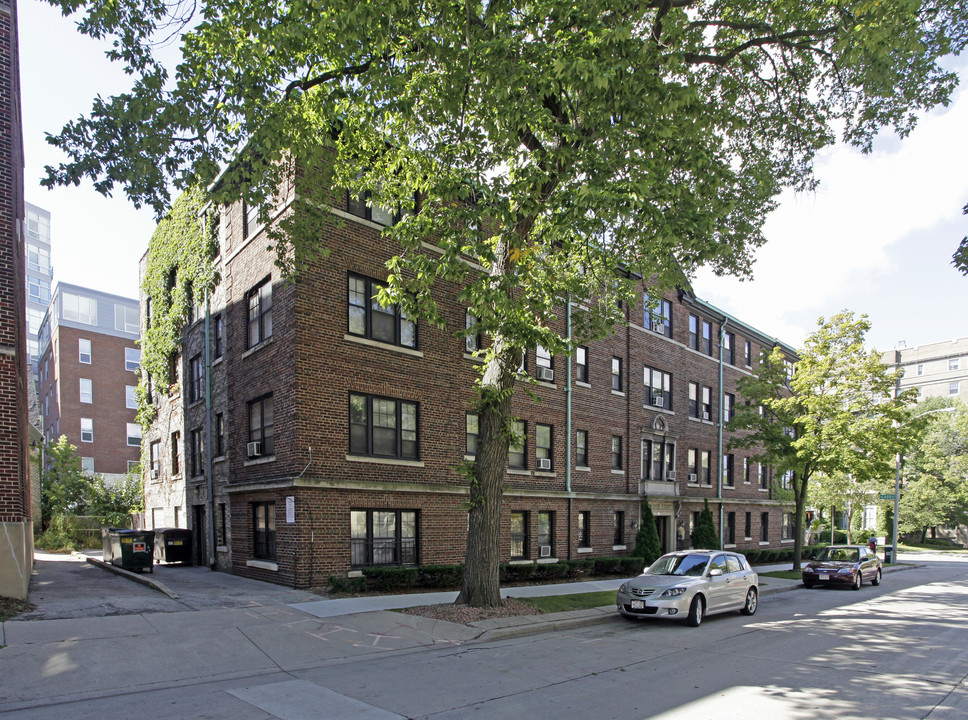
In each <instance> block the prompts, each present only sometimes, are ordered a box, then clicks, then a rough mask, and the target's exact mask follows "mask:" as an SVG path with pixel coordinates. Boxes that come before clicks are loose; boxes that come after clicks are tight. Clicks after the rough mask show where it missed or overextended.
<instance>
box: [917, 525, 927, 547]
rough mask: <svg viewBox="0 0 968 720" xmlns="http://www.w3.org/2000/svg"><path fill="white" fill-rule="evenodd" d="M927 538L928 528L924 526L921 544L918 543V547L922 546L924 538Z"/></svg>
mask: <svg viewBox="0 0 968 720" xmlns="http://www.w3.org/2000/svg"><path fill="white" fill-rule="evenodd" d="M927 536H928V526H927V525H925V526H924V529H923V530H922V531H921V542H920V543H919V544H920V545H924V538H926V537H927Z"/></svg>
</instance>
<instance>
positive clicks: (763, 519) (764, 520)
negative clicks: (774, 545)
mask: <svg viewBox="0 0 968 720" xmlns="http://www.w3.org/2000/svg"><path fill="white" fill-rule="evenodd" d="M769 541H770V513H768V512H761V513H760V542H769Z"/></svg>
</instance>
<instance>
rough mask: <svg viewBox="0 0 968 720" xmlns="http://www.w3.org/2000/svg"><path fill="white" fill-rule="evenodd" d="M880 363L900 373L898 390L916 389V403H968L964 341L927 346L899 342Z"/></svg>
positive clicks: (967, 347) (967, 361) (967, 348)
mask: <svg viewBox="0 0 968 720" xmlns="http://www.w3.org/2000/svg"><path fill="white" fill-rule="evenodd" d="M883 360H884V363H885V364H886V365H889V366H891V367H900V368H902V369H903V370H904V375H903V376H902V377H901V390H907V389H908V388H916V389H917V391H918V400H919V401H920V400H924V399H925V398H929V397H941V398H948V399H951V400H956V399H960V400H962V401H968V337H962V338H957V339H955V340H945V341H943V342H936V343H929V344H927V345H912V346H908V345H907V344H906V343H904V342H899V343H898V344H897V346H896V347H895V348H894V349H893V350H890V351H888V352H885V353H884V354H883Z"/></svg>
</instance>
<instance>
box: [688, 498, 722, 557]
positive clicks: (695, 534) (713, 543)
mask: <svg viewBox="0 0 968 720" xmlns="http://www.w3.org/2000/svg"><path fill="white" fill-rule="evenodd" d="M692 546H693V547H694V548H697V549H703V550H719V535H718V534H717V533H716V523H715V522H713V513H712V510H710V509H709V500H708V499H706V500H703V509H702V512H701V513H699V522H697V523H696V527H694V528H693V530H692Z"/></svg>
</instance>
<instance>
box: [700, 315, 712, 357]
mask: <svg viewBox="0 0 968 720" xmlns="http://www.w3.org/2000/svg"><path fill="white" fill-rule="evenodd" d="M700 341H701V346H700V350H701V351H702V352H703V353H704V354H706V355H710V356H711V355H712V354H713V326H712V324H711V323H708V322H706V321H705V320H703V321H702V338H700Z"/></svg>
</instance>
